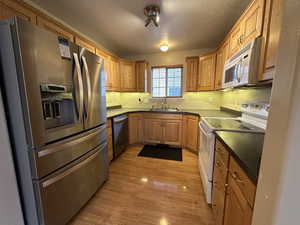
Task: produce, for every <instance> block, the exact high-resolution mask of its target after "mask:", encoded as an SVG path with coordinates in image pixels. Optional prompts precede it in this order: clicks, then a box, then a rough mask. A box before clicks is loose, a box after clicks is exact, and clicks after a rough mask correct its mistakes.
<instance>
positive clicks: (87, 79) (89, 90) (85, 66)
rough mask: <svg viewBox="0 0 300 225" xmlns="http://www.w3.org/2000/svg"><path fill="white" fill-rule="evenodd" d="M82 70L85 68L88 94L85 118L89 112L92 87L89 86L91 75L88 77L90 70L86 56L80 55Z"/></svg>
mask: <svg viewBox="0 0 300 225" xmlns="http://www.w3.org/2000/svg"><path fill="white" fill-rule="evenodd" d="M81 58H82V62H83V66H84V70H85V76H86V83H87V96H88V103H87V106H86V119H88V116H89V114H90V104H91V96H92V88H91V77H90V72H89V68H88V65H87V62H86V58H85V57H84V56H82V57H81Z"/></svg>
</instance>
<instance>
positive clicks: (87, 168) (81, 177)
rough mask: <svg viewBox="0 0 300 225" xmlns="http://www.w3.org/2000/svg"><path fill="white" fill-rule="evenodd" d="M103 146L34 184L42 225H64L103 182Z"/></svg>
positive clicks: (104, 177)
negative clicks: (39, 200)
mask: <svg viewBox="0 0 300 225" xmlns="http://www.w3.org/2000/svg"><path fill="white" fill-rule="evenodd" d="M107 174H108V155H107V143H105V144H103V145H102V146H100V147H99V148H98V149H96V150H95V151H93V152H92V154H90V155H89V156H88V157H85V159H83V160H79V162H76V164H75V163H74V164H73V166H72V167H69V168H67V169H65V170H62V171H61V172H58V173H56V174H55V175H51V176H50V177H49V178H46V179H43V180H42V181H41V182H39V183H38V188H39V191H40V197H41V202H42V209H43V212H42V215H43V220H44V221H43V222H42V224H45V225H65V224H66V223H67V222H68V221H69V220H70V219H71V218H72V217H73V216H74V215H75V214H76V213H77V212H78V211H79V210H80V208H81V207H82V206H84V204H85V203H86V202H87V201H88V200H89V199H90V198H91V197H92V195H93V194H94V193H95V192H96V191H97V190H98V188H99V187H100V186H101V185H102V184H103V183H104V181H105V180H106V179H107Z"/></svg>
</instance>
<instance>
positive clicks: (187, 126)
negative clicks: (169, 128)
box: [182, 115, 199, 153]
mask: <svg viewBox="0 0 300 225" xmlns="http://www.w3.org/2000/svg"><path fill="white" fill-rule="evenodd" d="M198 136H199V116H195V115H184V116H183V132H182V141H183V147H184V148H187V149H189V150H192V151H193V152H194V153H198V146H199V145H198Z"/></svg>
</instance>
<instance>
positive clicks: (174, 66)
mask: <svg viewBox="0 0 300 225" xmlns="http://www.w3.org/2000/svg"><path fill="white" fill-rule="evenodd" d="M160 68H166V93H165V94H166V96H165V97H155V96H153V69H160ZM174 68H178V69H181V82H180V87H181V89H180V95H179V96H167V92H168V69H174ZM150 88H151V98H153V99H164V98H172V99H175V98H183V65H168V66H152V67H151V87H150Z"/></svg>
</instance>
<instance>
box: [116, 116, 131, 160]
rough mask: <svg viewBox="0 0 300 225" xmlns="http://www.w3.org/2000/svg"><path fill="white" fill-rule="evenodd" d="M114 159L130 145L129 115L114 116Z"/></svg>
mask: <svg viewBox="0 0 300 225" xmlns="http://www.w3.org/2000/svg"><path fill="white" fill-rule="evenodd" d="M113 140H114V159H115V158H117V157H118V156H119V155H120V154H122V152H124V151H125V149H126V147H127V145H128V117H127V115H122V116H117V117H115V118H113Z"/></svg>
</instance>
